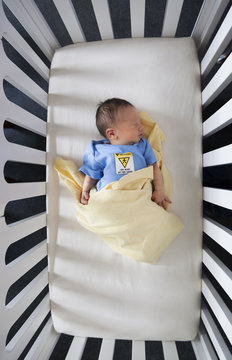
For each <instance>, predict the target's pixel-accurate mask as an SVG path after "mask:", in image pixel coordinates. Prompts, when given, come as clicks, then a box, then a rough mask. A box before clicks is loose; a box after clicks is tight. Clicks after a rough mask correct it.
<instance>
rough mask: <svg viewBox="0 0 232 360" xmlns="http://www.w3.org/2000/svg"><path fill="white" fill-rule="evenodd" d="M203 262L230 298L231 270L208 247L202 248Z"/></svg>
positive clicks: (231, 294)
mask: <svg viewBox="0 0 232 360" xmlns="http://www.w3.org/2000/svg"><path fill="white" fill-rule="evenodd" d="M203 264H204V265H205V266H206V267H207V269H208V270H209V271H210V272H211V274H212V275H213V276H214V278H215V279H216V280H217V282H218V283H219V284H220V285H221V286H222V288H223V290H224V291H225V292H226V293H227V294H228V296H229V297H230V298H232V288H231V279H232V275H231V271H230V270H229V269H228V268H227V267H226V265H225V264H223V262H222V261H221V260H220V259H219V258H218V257H217V256H216V255H215V254H213V252H212V251H211V250H209V249H204V250H203Z"/></svg>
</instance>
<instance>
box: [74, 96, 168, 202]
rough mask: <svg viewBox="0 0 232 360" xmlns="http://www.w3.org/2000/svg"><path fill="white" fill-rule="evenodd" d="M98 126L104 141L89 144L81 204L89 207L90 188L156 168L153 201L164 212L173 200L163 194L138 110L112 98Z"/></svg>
mask: <svg viewBox="0 0 232 360" xmlns="http://www.w3.org/2000/svg"><path fill="white" fill-rule="evenodd" d="M96 126H97V128H98V130H99V132H100V134H101V135H103V137H104V138H105V139H104V140H100V141H94V140H92V141H91V143H90V144H89V146H88V148H87V150H86V152H85V154H84V158H83V165H82V166H81V167H80V169H79V171H81V172H83V173H84V174H85V180H84V184H83V188H82V194H81V203H82V204H84V205H87V204H88V201H89V196H90V195H89V193H90V190H91V188H92V187H93V186H94V185H95V184H96V183H97V190H101V189H102V188H103V187H105V186H106V185H107V184H109V183H111V182H113V181H117V180H119V179H120V178H121V177H122V176H124V175H126V174H129V173H130V172H133V171H136V170H140V169H142V168H145V167H147V166H150V165H153V183H154V191H153V193H152V200H153V201H155V202H156V203H157V204H158V205H160V206H162V207H163V208H164V209H166V208H167V202H168V203H171V201H170V200H169V199H168V198H167V197H166V196H165V194H164V183H163V177H162V174H161V171H160V169H159V167H158V165H157V160H156V157H155V154H154V152H153V150H152V147H151V145H150V144H149V142H148V141H147V140H146V139H145V138H144V137H143V126H142V124H141V122H140V117H139V113H138V111H137V110H136V108H135V107H134V106H133V105H132V104H131V103H129V102H128V101H126V100H123V99H118V98H112V99H108V100H106V101H104V102H101V103H100V104H99V106H98V108H97V112H96Z"/></svg>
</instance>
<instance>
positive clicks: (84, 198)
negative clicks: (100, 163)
mask: <svg viewBox="0 0 232 360" xmlns="http://www.w3.org/2000/svg"><path fill="white" fill-rule="evenodd" d="M96 182H97V180H96V179H93V178H91V177H90V176H89V175H85V180H84V183H83V187H82V193H81V203H82V204H83V205H87V204H88V201H89V192H90V190H91V188H92V187H93V186H94V185H95V184H96Z"/></svg>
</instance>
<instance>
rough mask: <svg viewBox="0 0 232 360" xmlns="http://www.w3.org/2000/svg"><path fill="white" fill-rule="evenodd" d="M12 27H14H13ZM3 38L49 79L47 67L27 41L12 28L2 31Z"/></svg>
mask: <svg viewBox="0 0 232 360" xmlns="http://www.w3.org/2000/svg"><path fill="white" fill-rule="evenodd" d="M13 29H14V28H13ZM3 37H4V39H6V40H7V41H8V42H9V43H10V44H11V45H12V46H13V48H14V49H15V50H16V51H18V53H19V54H20V55H22V57H23V58H24V59H25V60H26V61H27V62H28V63H29V64H30V65H32V66H33V68H34V69H35V70H36V71H37V72H38V73H39V74H40V75H41V76H42V77H43V78H44V79H45V80H46V81H48V79H49V69H48V67H47V66H46V65H45V64H44V62H43V61H42V60H41V59H40V57H39V56H38V55H37V54H36V53H35V52H34V51H33V50H32V48H31V47H30V46H29V45H28V44H27V42H26V41H25V40H24V39H23V38H22V37H21V36H20V35H19V33H18V32H17V31H16V30H15V29H14V30H12V31H11V32H10V34H9V33H8V32H7V33H4V35H3Z"/></svg>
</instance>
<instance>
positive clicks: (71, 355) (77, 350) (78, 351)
mask: <svg viewBox="0 0 232 360" xmlns="http://www.w3.org/2000/svg"><path fill="white" fill-rule="evenodd" d="M86 341H87V338H84V337H74V339H73V341H72V344H71V346H70V348H69V351H68V354H67V356H66V358H65V360H73V359H75V360H81V357H82V354H83V351H84V349H85V344H86ZM109 360H110V358H109Z"/></svg>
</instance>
